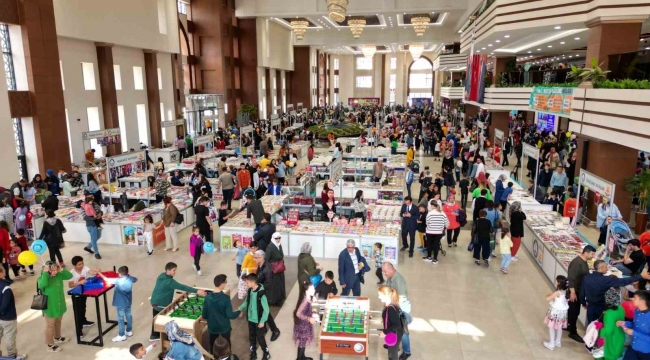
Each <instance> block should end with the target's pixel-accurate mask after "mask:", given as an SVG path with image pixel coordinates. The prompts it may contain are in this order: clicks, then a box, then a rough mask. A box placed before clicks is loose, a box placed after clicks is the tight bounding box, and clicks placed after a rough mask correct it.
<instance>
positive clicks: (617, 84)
mask: <svg viewBox="0 0 650 360" xmlns="http://www.w3.org/2000/svg"><path fill="white" fill-rule="evenodd" d="M594 88H597V89H642V90H649V89H650V81H648V80H645V79H644V80H634V79H622V80H605V81H601V82H599V83H596V84H594Z"/></svg>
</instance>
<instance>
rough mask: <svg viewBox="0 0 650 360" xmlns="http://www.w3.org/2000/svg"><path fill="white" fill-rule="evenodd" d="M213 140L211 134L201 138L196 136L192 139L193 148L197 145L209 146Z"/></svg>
mask: <svg viewBox="0 0 650 360" xmlns="http://www.w3.org/2000/svg"><path fill="white" fill-rule="evenodd" d="M213 138H214V137H213V135H212V134H208V135H203V136H197V137H195V138H194V141H193V143H194V146H199V145H203V144H209V143H211V142H212V140H213Z"/></svg>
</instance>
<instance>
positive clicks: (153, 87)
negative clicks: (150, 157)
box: [144, 50, 162, 148]
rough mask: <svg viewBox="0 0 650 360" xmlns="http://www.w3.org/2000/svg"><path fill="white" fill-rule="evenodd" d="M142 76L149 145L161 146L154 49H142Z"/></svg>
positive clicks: (156, 65) (160, 117)
mask: <svg viewBox="0 0 650 360" xmlns="http://www.w3.org/2000/svg"><path fill="white" fill-rule="evenodd" d="M144 78H145V87H146V90H147V106H148V108H149V109H148V110H149V144H148V145H149V147H156V148H162V124H161V122H162V114H161V113H160V89H159V87H158V59H157V54H156V52H155V51H149V50H144Z"/></svg>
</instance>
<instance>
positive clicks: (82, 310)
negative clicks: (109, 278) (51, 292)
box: [68, 255, 96, 337]
mask: <svg viewBox="0 0 650 360" xmlns="http://www.w3.org/2000/svg"><path fill="white" fill-rule="evenodd" d="M70 272H71V273H72V279H71V280H70V281H68V286H69V287H70V289H72V288H75V287H77V286H79V285H83V284H85V283H86V279H87V278H88V277H89V276H90V277H92V276H95V275H96V272H95V271H94V270H90V268H89V267H88V266H86V265H85V264H84V259H83V258H82V257H81V256H78V255H77V256H73V257H72V271H70ZM86 299H87V298H86V297H85V296H74V295H73V296H72V301H73V302H76V306H77V308H78V309H79V311H78V312H77V319H76V321H75V323H76V324H77V327H78V329H77V331H78V332H79V333H80V334H81V336H82V337H83V332H82V328H84V327H89V326H93V324H94V322H92V321H88V319H86Z"/></svg>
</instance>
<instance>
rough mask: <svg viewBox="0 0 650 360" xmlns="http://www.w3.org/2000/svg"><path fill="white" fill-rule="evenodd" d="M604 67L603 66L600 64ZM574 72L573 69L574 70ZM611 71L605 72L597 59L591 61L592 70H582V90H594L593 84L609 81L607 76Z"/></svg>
mask: <svg viewBox="0 0 650 360" xmlns="http://www.w3.org/2000/svg"><path fill="white" fill-rule="evenodd" d="M600 65H602V64H600ZM572 71H573V69H572ZM610 72H611V71H609V70H603V69H601V68H600V66H599V65H598V60H596V58H592V59H591V68H584V69H582V72H581V73H580V78H581V79H582V81H583V82H582V83H581V84H580V87H581V88H587V89H591V88H593V84H598V83H601V82H603V81H605V80H607V74H609V73H610Z"/></svg>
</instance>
